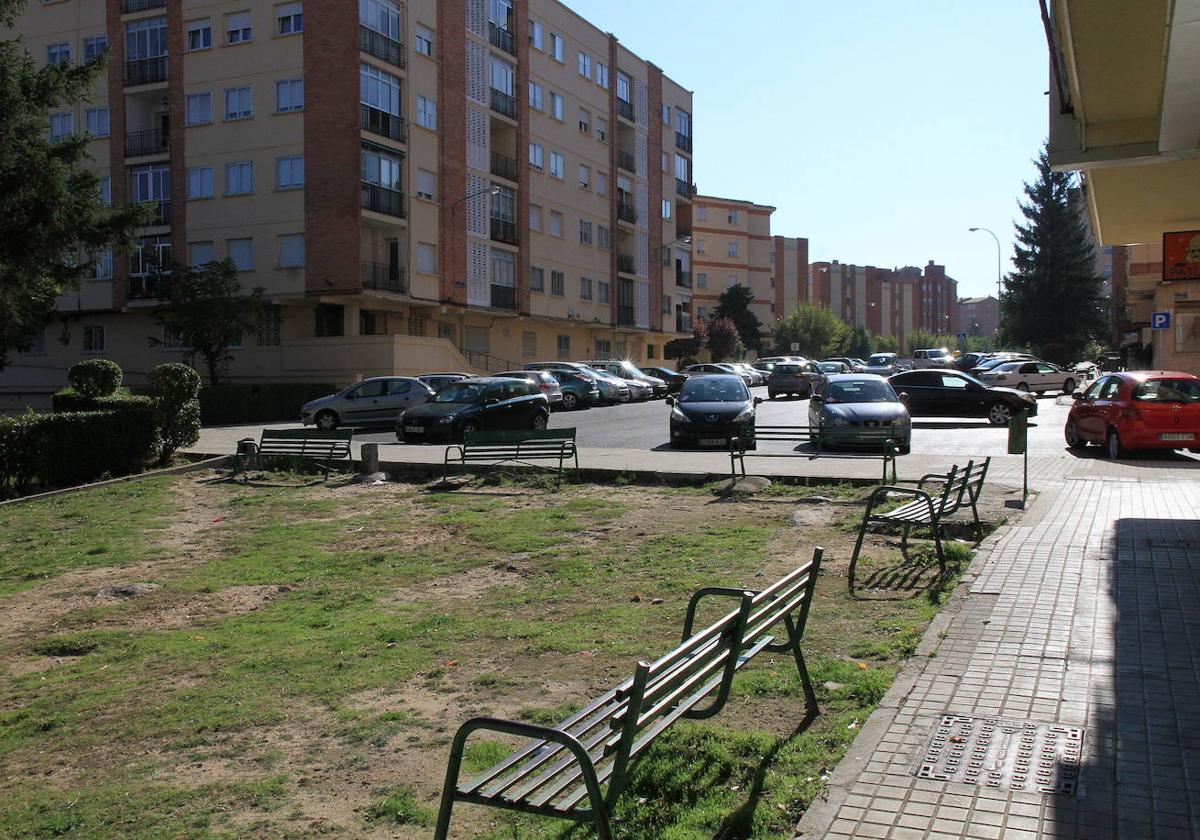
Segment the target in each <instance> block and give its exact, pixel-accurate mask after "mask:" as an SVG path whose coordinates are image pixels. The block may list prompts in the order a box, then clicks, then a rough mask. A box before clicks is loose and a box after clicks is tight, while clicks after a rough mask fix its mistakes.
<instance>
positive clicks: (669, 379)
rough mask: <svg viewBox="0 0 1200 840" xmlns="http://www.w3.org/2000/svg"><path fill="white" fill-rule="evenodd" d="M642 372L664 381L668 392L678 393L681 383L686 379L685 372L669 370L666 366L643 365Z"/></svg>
mask: <svg viewBox="0 0 1200 840" xmlns="http://www.w3.org/2000/svg"><path fill="white" fill-rule="evenodd" d="M642 372H643V373H648V374H650V375H651V376H653V377H655V378H656V379H661V380H662V381H663V382H666V383H667V393H668V394H678V393H679V389H680V388H682V387H683V383H684V382H687V381H688V375H687V374H686V373H680V372H679V371H677V370H671V369H670V368H666V367H643V368H642Z"/></svg>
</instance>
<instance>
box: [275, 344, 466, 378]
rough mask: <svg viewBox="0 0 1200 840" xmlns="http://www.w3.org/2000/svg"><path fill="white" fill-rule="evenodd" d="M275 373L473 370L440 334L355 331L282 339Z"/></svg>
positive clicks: (331, 375)
mask: <svg viewBox="0 0 1200 840" xmlns="http://www.w3.org/2000/svg"><path fill="white" fill-rule="evenodd" d="M281 349H282V351H283V352H282V370H281V374H282V375H281V377H280V379H282V380H285V381H305V380H307V381H314V382H315V381H322V382H324V381H328V382H334V381H336V382H351V381H355V380H357V379H362V378H365V377H368V376H416V375H417V374H421V373H434V372H437V371H463V372H465V373H482V372H483V371H478V370H476V369H475V368H474V367H473V366H472V365H471V363H470V362H468V361H467V360H466V358H465V357H464V356H463V355H462V354H461V353H460V352H458V348H456V347H455V346H454V345H453V344H451V343H450V342H449V341H447V340H446V339H444V338H425V337H423V336H412V335H359V336H346V337H345V338H295V339H290V340H287V341H284V342H283V345H282V348H281Z"/></svg>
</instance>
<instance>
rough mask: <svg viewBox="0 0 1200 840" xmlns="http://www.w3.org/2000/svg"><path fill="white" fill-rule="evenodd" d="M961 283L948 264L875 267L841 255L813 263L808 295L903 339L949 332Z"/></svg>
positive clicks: (836, 311) (880, 332) (878, 332)
mask: <svg viewBox="0 0 1200 840" xmlns="http://www.w3.org/2000/svg"><path fill="white" fill-rule="evenodd" d="M957 290H958V283H957V281H956V280H954V278H952V277H948V276H947V275H946V268H945V266H941V265H938V264H936V263H934V262H933V260H930V261H929V264H928V265H926V266H925V268H924V269H923V270H922V269H920V268H916V267H914V266H904V267H903V268H893V269H885V268H877V267H875V266H871V265H866V266H860V265H855V264H853V263H841V262H838V261H837V260H832V261H829V262H825V261H818V262H814V263H813V264H812V268H811V272H810V275H809V282H808V300H809V301H810V302H812V303H817V304H820V305H822V306H825V307H827V308H828V309H830V310H831V311H832V312H833V313H834V314H835V315H837V316H838V317H839V318H841V319H842V320H843V321H845V322H846V323H848V324H851V325H853V326H855V327H866V328H867V329H868V330H870V331H871V332H872V333H874V334H876V335H886V336H894V337H896V338H899V339H901V340H903V339H904V337H905V336H907V335H908V334H909V333H912V332H913V331H915V330H925V331H926V332H931V333H934V334H937V335H947V334H949V333H950V332H951V329H952V326H953V325H954V324H955V323H957V322H956V311H957V302H958V296H957Z"/></svg>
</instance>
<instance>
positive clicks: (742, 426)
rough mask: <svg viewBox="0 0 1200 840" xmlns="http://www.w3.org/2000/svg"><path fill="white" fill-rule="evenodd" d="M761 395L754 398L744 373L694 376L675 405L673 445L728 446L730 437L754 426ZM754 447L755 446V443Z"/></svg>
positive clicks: (674, 400)
mask: <svg viewBox="0 0 1200 840" xmlns="http://www.w3.org/2000/svg"><path fill="white" fill-rule="evenodd" d="M761 402H762V398H761V397H754V398H751V397H750V389H749V388H747V387H746V383H745V382H744V381H743V380H742V378H741V377H740V376H734V375H732V374H727V375H722V374H714V375H706V376H693V377H691V378H689V379H688V381H687V382H685V383H684V384H683V388H681V389H680V391H679V396H678V397H667V405H669V406H671V446H676V447H679V446H689V445H691V446H713V447H725V446H728V442H729V438H731V437H736V436H737V435H739V434H740V433H741V432H743V431H744V430H747V429H749V430H751V431H753V429H754V409H755V408H756V407H757V406H758V404H759V403H761ZM750 448H753V442H751V446H750Z"/></svg>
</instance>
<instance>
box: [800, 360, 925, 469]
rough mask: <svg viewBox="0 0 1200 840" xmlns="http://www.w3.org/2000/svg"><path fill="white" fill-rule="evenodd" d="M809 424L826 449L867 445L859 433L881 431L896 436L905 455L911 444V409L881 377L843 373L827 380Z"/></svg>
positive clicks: (812, 407)
mask: <svg viewBox="0 0 1200 840" xmlns="http://www.w3.org/2000/svg"><path fill="white" fill-rule="evenodd" d="M808 424H809V425H810V426H814V427H817V428H819V429H820V430H821V441H822V443H823V444H826V445H832V446H854V445H856V444H864V443H866V442H865V441H862V440H861V439H860V435H859V432H860V431H862V430H864V429H872V430H876V429H880V428H890V429H891V430H892V431H893V432H894V436H893V440H895V441H896V445H897V446H898V447H899V448H900V451H901V453H903V454H908V450H909V447H910V446H911V443H912V418H911V417H910V416H909V414H908V408H907V407H906V406H905V405H904V403H902V402H900V397H899V396H897V395H896V392H895V390H894V389H893V388H892V386H891V385H890V384H889V383H888V381H887V380H886V379H884V378H883V377H882V376H873V375H870V374H864V373H843V374H834V375H833V376H828V377H826V378H825V379H824V380H823V381H822V382H821V384H820V385H818V386H817V389H816V391H815V392H814V393H813V395H812V399H810V400H809V403H808ZM872 443H873V445H876V446H877V445H878V443H875V442H872Z"/></svg>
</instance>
